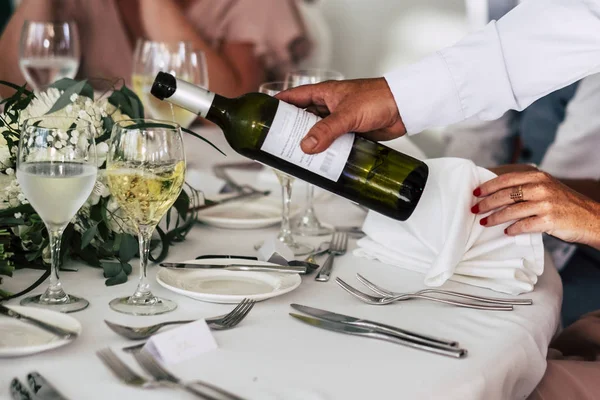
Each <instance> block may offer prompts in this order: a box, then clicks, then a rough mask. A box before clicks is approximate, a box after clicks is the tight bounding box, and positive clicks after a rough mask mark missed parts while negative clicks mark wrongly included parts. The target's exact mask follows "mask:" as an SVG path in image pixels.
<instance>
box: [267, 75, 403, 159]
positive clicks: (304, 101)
mask: <svg viewBox="0 0 600 400" xmlns="http://www.w3.org/2000/svg"><path fill="white" fill-rule="evenodd" d="M276 97H277V98H278V99H279V100H283V101H285V102H286V103H291V104H294V105H295V106H297V107H300V108H306V109H308V110H309V111H311V112H313V113H315V114H318V115H319V116H321V117H323V119H322V120H321V121H320V122H318V123H317V124H315V125H314V126H313V127H312V129H311V130H310V131H309V132H308V133H307V135H306V136H305V138H304V140H303V141H302V150H303V151H304V152H305V153H307V154H315V153H321V152H322V151H324V150H325V149H327V148H328V147H329V146H330V145H331V144H332V143H333V141H334V140H335V139H336V138H338V137H340V136H342V135H343V134H345V133H347V132H357V133H361V134H363V136H365V137H366V138H368V139H370V140H375V141H379V140H391V139H395V138H397V137H399V136H402V135H404V134H405V133H406V128H405V127H404V124H403V123H402V118H401V117H400V113H399V112H398V107H397V106H396V102H395V100H394V96H393V95H392V92H391V91H390V88H389V87H388V84H387V82H386V81H385V79H384V78H375V79H356V80H348V81H328V82H323V83H317V84H315V85H305V86H299V87H297V88H293V89H288V90H286V91H284V92H281V93H279V94H278V95H277V96H276Z"/></svg>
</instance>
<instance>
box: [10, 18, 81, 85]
mask: <svg viewBox="0 0 600 400" xmlns="http://www.w3.org/2000/svg"><path fill="white" fill-rule="evenodd" d="M80 55H81V54H80V48H79V35H78V33H77V26H76V24H75V22H36V21H25V23H24V24H23V29H22V31H21V43H20V46H19V67H20V69H21V72H22V73H23V76H24V77H25V80H26V81H27V83H28V84H29V85H30V86H31V87H32V88H33V89H36V90H43V89H45V88H46V87H47V86H48V85H50V84H51V83H53V82H56V81H58V80H60V79H62V78H75V75H76V74H77V70H78V69H79V58H80Z"/></svg>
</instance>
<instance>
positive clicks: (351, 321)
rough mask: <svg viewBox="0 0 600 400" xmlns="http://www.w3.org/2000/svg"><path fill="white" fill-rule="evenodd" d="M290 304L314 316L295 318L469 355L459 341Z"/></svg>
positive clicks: (453, 354)
mask: <svg viewBox="0 0 600 400" xmlns="http://www.w3.org/2000/svg"><path fill="white" fill-rule="evenodd" d="M290 306H291V307H292V308H294V309H296V310H298V311H300V312H303V313H304V314H308V315H310V317H307V316H305V315H299V314H295V313H290V315H291V316H292V317H294V318H296V319H298V320H300V321H302V322H304V323H306V324H308V325H312V326H315V327H318V328H321V329H326V330H330V331H333V332H338V333H345V334H348V335H354V336H361V337H367V338H371V339H378V340H384V341H387V342H391V343H395V344H400V345H403V346H407V347H410V348H413V349H417V350H424V351H427V352H430V353H435V354H439V355H443V356H447V357H452V358H464V357H466V356H467V350H466V349H463V348H460V347H459V343H458V342H456V341H451V340H446V339H441V338H436V337H433V336H428V335H424V334H420V333H416V332H411V331H407V330H405V329H401V328H397V327H394V326H390V325H385V324H382V323H379V322H375V321H369V320H366V319H361V318H355V317H350V316H348V315H342V314H337V313H334V312H330V311H325V310H320V309H318V308H313V307H308V306H303V305H300V304H291V305H290Z"/></svg>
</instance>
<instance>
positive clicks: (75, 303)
mask: <svg viewBox="0 0 600 400" xmlns="http://www.w3.org/2000/svg"><path fill="white" fill-rule="evenodd" d="M42 297H44V295H42V294H39V295H37V296H31V297H25V298H24V299H23V300H21V302H20V303H19V304H21V305H22V306H27V307H36V308H43V309H46V310H52V311H58V312H62V313H70V312H75V311H81V310H83V309H86V308H87V307H88V306H89V305H90V302H89V301H87V300H86V299H83V298H81V297H77V296H72V295H66V296H64V297H62V298H60V299H58V300H52V299H46V298H44V299H42Z"/></svg>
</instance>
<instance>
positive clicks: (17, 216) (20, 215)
mask: <svg viewBox="0 0 600 400" xmlns="http://www.w3.org/2000/svg"><path fill="white" fill-rule="evenodd" d="M22 216H23V214H21V213H15V218H17V219H18V218H21V217H22Z"/></svg>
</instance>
